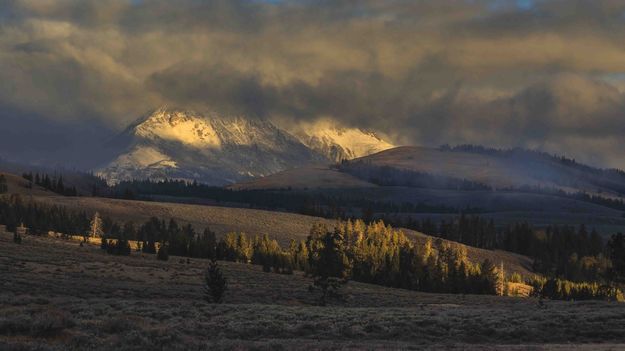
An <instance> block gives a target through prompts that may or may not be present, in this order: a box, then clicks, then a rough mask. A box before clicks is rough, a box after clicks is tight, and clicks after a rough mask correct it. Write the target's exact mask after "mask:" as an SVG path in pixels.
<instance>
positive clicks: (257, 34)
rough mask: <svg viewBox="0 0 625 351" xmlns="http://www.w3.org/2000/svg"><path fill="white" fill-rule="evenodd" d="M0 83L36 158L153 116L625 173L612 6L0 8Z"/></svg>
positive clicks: (6, 119) (389, 1)
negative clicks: (252, 122)
mask: <svg viewBox="0 0 625 351" xmlns="http://www.w3.org/2000/svg"><path fill="white" fill-rule="evenodd" d="M0 82H1V84H0V133H2V134H3V135H4V136H5V137H4V138H1V140H0V147H1V148H3V149H4V150H5V154H4V155H2V156H4V157H10V156H11V155H10V154H11V153H12V154H13V155H18V154H19V155H25V156H23V157H25V158H26V159H37V157H39V159H37V160H36V161H39V162H45V160H46V159H49V160H54V161H55V162H61V161H62V160H66V161H67V162H69V163H70V164H71V163H72V162H74V160H76V159H79V158H81V157H82V158H84V157H85V153H87V154H89V153H97V152H98V147H99V145H101V143H103V142H105V141H106V140H107V139H108V138H110V137H111V136H112V135H114V134H115V133H118V132H119V131H121V130H123V128H124V127H125V126H127V125H128V124H129V123H131V122H132V121H133V120H136V119H137V118H138V117H140V116H142V115H144V114H145V113H146V112H148V111H150V110H153V109H155V108H157V107H159V106H161V105H164V104H167V105H169V106H177V107H182V108H190V109H207V110H211V111H216V112H220V113H223V114H228V115H232V114H236V115H244V116H246V117H249V118H269V119H276V120H280V121H282V122H283V123H285V121H288V122H289V123H298V122H300V121H311V120H315V119H318V118H332V119H335V120H337V121H340V122H341V123H343V124H345V125H347V126H354V127H361V128H368V129H373V130H376V131H378V132H380V133H381V134H382V135H384V136H385V137H386V138H388V139H389V140H390V141H392V142H394V143H396V144H398V145H425V146H438V145H441V144H464V143H473V144H483V145H487V146H493V147H517V146H519V147H526V148H532V149H540V150H544V151H547V152H552V153H558V154H565V155H567V156H570V157H574V158H576V159H578V160H580V161H583V162H588V163H591V164H593V165H598V166H602V167H618V168H625V157H623V151H622V150H624V149H625V138H624V137H623V136H624V135H625V108H624V107H625V95H624V93H625V2H624V1H622V0H605V1H600V0H592V1H590V0H588V1H577V0H563V1H558V0H554V1H540V0H515V1H512V0H509V1H508V0H491V1H486V0H484V1H480V0H465V1H462V0H436V1H418V0H415V1H407V0H364V1H343V0H317V1H312V0H293V1H289V0H281V1H276V0H273V1H259V0H224V1H219V0H215V1H199V0H177V1H169V0H154V1H150V0H111V1H101V0H76V1H72V0H57V1H53V0H2V1H0ZM25 137H27V138H29V139H28V140H29V142H27V143H25V142H24V140H25V139H24V138H25ZM20 157H22V156H20Z"/></svg>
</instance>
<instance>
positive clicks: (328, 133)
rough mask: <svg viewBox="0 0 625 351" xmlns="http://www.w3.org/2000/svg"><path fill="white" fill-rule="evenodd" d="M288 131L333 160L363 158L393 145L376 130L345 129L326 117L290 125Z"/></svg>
mask: <svg viewBox="0 0 625 351" xmlns="http://www.w3.org/2000/svg"><path fill="white" fill-rule="evenodd" d="M291 132H292V133H293V134H294V135H295V136H297V137H298V139H300V141H301V142H302V143H304V144H305V145H306V146H308V147H309V148H311V149H313V150H315V151H317V152H319V153H322V154H323V155H325V156H326V157H328V158H329V159H332V160H334V161H341V160H344V159H352V158H357V157H362V156H366V155H370V154H374V153H376V152H380V151H383V150H386V149H390V148H393V147H394V145H392V144H390V143H389V142H387V141H385V140H383V139H382V138H380V137H379V136H378V135H377V134H376V133H375V132H372V131H367V130H363V129H360V128H348V127H345V126H342V125H340V124H338V123H337V122H335V121H332V120H329V119H320V120H317V121H314V122H308V123H301V124H299V125H297V126H296V127H293V128H291Z"/></svg>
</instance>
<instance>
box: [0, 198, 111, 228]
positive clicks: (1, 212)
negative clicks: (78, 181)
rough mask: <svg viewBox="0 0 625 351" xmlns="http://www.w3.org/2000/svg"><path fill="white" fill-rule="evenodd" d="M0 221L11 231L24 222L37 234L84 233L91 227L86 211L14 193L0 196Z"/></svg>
mask: <svg viewBox="0 0 625 351" xmlns="http://www.w3.org/2000/svg"><path fill="white" fill-rule="evenodd" d="M109 221H110V220H109ZM0 223H2V224H5V225H6V226H7V229H8V230H10V231H13V230H15V228H16V227H18V226H19V225H20V224H21V223H23V224H24V226H26V227H28V228H29V232H30V233H31V234H36V235H43V234H46V233H47V232H48V231H55V232H60V233H65V234H83V233H85V232H86V231H87V229H88V228H89V217H88V216H87V214H86V213H85V212H77V211H68V210H67V209H66V208H65V207H62V206H52V205H46V204H40V203H36V202H33V201H24V200H23V199H22V198H21V196H19V195H15V194H13V195H10V196H5V197H2V198H0Z"/></svg>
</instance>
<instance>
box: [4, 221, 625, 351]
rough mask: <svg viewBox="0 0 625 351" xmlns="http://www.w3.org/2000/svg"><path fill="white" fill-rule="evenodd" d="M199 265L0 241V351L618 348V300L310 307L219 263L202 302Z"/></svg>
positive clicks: (361, 288)
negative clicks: (213, 291) (211, 296)
mask: <svg viewBox="0 0 625 351" xmlns="http://www.w3.org/2000/svg"><path fill="white" fill-rule="evenodd" d="M206 264H207V262H206V261H204V260H199V259H191V260H189V261H187V260H186V259H182V258H178V257H171V258H170V260H169V261H168V262H161V261H157V260H156V259H155V257H154V256H153V255H143V254H138V253H134V252H133V254H132V255H131V256H130V257H116V256H108V255H105V254H104V253H102V252H101V251H100V250H99V249H98V248H97V247H95V246H84V247H80V246H79V245H78V244H77V243H75V242H73V241H63V240H59V239H53V238H43V237H32V236H26V237H25V238H24V242H23V244H21V245H17V244H14V243H12V241H11V236H10V234H8V233H2V234H0V272H1V276H2V281H1V285H0V286H1V288H0V349H1V350H111V349H115V350H144V349H147V350H204V349H234V350H241V349H258V350H265V349H266V350H275V349H313V350H315V349H338V348H346V349H354V350H356V349H415V350H420V349H457V350H472V349H475V350H483V349H486V350H489V349H491V350H493V349H518V350H540V349H560V350H569V349H574V348H575V349H587V350H596V349H621V348H623V347H625V345H619V343H625V304H616V303H606V302H555V301H548V302H545V304H544V306H540V305H539V304H538V302H537V301H536V300H534V299H528V298H510V297H508V298H502V297H495V296H474V295H446V294H426V293H418V292H411V291H406V290H399V289H390V288H382V287H378V286H373V285H367V284H360V283H356V282H350V283H349V284H348V285H347V287H346V288H345V291H344V296H345V299H344V301H333V302H332V303H331V304H330V306H326V307H320V306H316V304H315V301H316V296H315V295H314V294H313V293H310V292H309V291H308V286H309V284H310V280H309V279H308V278H305V277H304V276H302V275H301V274H300V273H296V274H295V275H292V276H289V275H279V274H274V273H264V272H262V271H261V269H260V267H256V266H251V265H244V264H236V263H227V262H223V263H222V265H223V269H224V273H225V275H226V277H227V279H228V285H229V290H228V293H227V296H226V298H225V302H224V304H221V305H211V304H208V303H206V302H204V300H203V292H202V280H201V277H202V271H203V269H204V268H205V266H206Z"/></svg>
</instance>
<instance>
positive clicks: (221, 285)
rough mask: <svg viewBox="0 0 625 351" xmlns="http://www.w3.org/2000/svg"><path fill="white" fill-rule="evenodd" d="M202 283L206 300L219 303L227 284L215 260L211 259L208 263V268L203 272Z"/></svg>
mask: <svg viewBox="0 0 625 351" xmlns="http://www.w3.org/2000/svg"><path fill="white" fill-rule="evenodd" d="M204 284H205V285H204V293H205V299H206V301H207V302H208V303H221V302H222V301H223V297H224V294H225V292H226V290H227V288H228V286H227V280H226V278H225V277H224V275H223V273H222V272H221V268H220V267H219V264H218V263H217V261H216V260H211V261H210V262H209V263H208V268H207V269H206V272H205V273H204Z"/></svg>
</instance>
